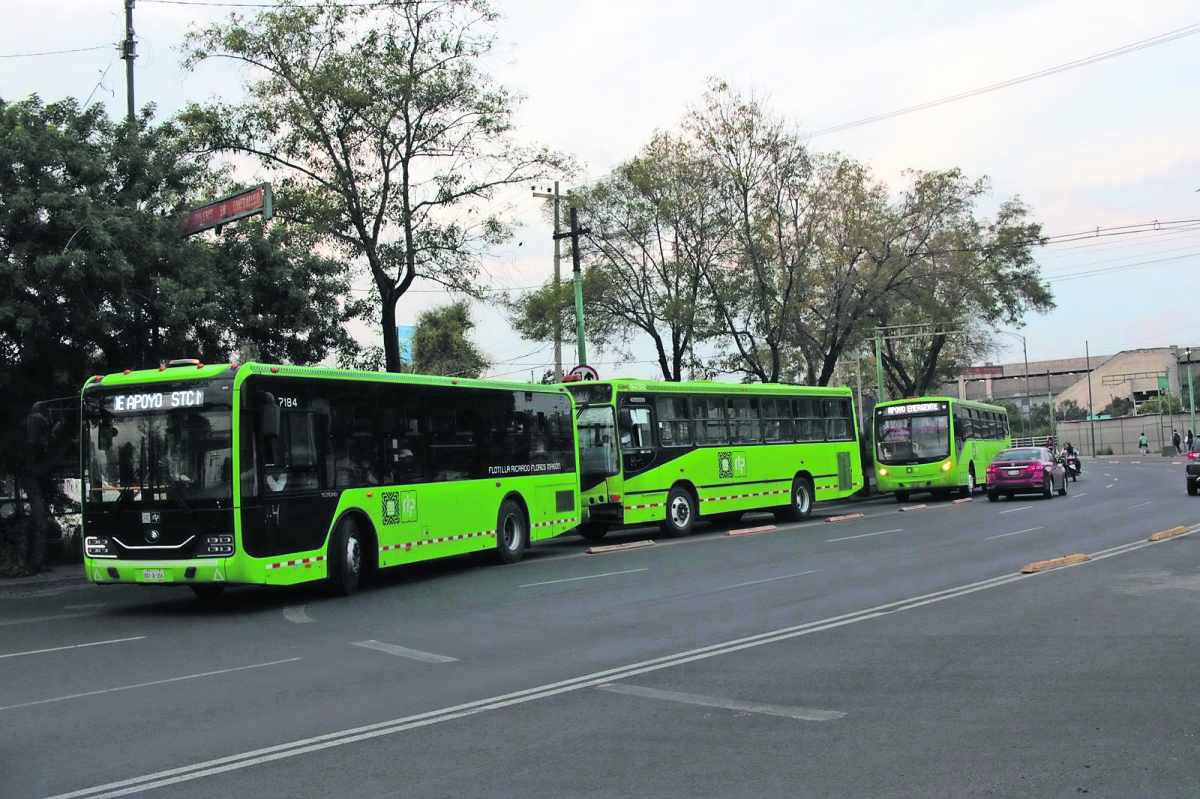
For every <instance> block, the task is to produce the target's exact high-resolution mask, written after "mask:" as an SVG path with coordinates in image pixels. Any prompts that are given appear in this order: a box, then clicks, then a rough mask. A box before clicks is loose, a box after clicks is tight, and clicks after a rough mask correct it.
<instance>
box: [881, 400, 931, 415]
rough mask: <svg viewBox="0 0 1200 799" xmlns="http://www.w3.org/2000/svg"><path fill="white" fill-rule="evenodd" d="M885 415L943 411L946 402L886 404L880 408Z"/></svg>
mask: <svg viewBox="0 0 1200 799" xmlns="http://www.w3.org/2000/svg"><path fill="white" fill-rule="evenodd" d="M880 410H881V411H882V412H883V415H885V416H908V415H910V414H914V413H938V412H945V410H946V403H944V402H908V403H905V404H904V405H888V406H887V407H885V408H880Z"/></svg>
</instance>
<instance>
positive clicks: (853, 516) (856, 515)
mask: <svg viewBox="0 0 1200 799" xmlns="http://www.w3.org/2000/svg"><path fill="white" fill-rule="evenodd" d="M866 515H867V514H865V513H847V514H846V515H844V516H830V517H829V518H827V519H826V520H825V521H827V522H845V521H849V520H850V519H861V518H863V517H865V516H866Z"/></svg>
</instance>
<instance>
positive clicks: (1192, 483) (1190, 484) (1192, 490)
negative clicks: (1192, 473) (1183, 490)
mask: <svg viewBox="0 0 1200 799" xmlns="http://www.w3.org/2000/svg"><path fill="white" fill-rule="evenodd" d="M1187 489H1188V496H1189V497H1194V496H1196V494H1197V493H1200V488H1197V487H1196V478H1195V477H1189V478H1188V479H1187Z"/></svg>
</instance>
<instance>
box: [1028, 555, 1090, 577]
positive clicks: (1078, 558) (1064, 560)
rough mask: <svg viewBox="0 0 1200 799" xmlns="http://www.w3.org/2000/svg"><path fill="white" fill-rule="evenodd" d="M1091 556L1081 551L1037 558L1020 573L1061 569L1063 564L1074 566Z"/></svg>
mask: <svg viewBox="0 0 1200 799" xmlns="http://www.w3.org/2000/svg"><path fill="white" fill-rule="evenodd" d="M1091 559H1092V558H1091V556H1089V555H1084V554H1083V553H1082V552H1080V553H1077V554H1075V555H1064V556H1063V557H1061V558H1051V559H1050V560H1039V561H1035V562H1033V563H1030V564H1028V565H1026V566H1025V568H1023V569H1021V573H1022V574H1032V573H1034V572H1042V571H1047V570H1049V569H1061V568H1062V567H1063V566H1074V565H1075V564H1076V563H1084V562H1085V561H1089V560H1091Z"/></svg>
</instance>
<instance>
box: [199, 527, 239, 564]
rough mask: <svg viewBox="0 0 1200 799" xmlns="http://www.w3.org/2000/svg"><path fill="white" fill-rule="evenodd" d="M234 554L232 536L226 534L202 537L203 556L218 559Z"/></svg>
mask: <svg viewBox="0 0 1200 799" xmlns="http://www.w3.org/2000/svg"><path fill="white" fill-rule="evenodd" d="M233 553H234V546H233V536H232V535H230V534H228V533H222V534H220V535H206V536H205V537H204V554H205V555H206V556H213V557H219V558H228V557H232V555H233Z"/></svg>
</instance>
